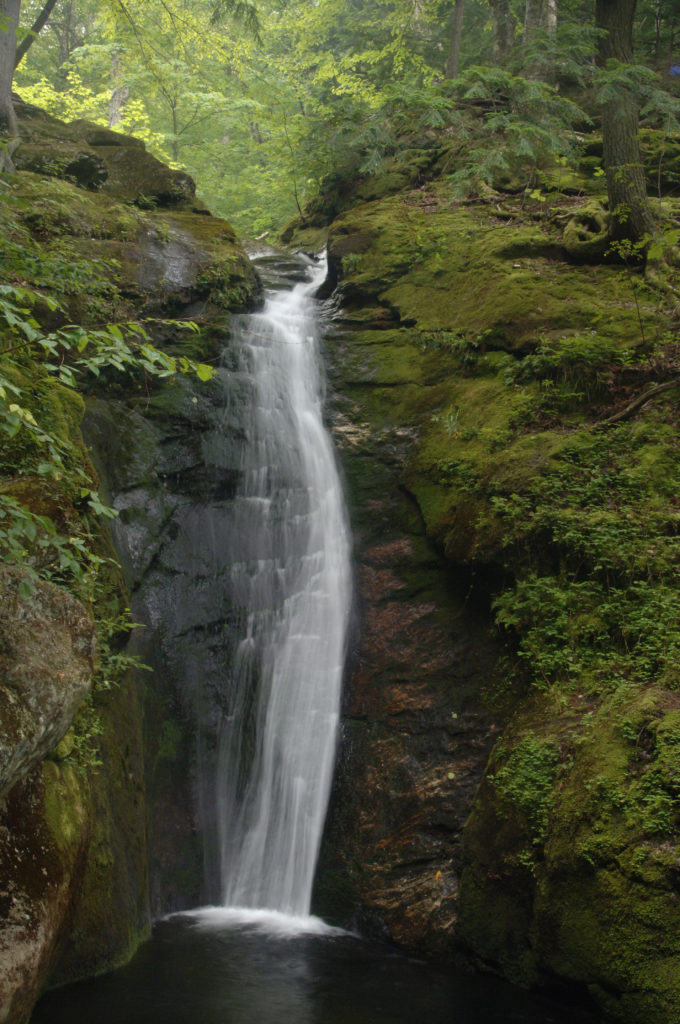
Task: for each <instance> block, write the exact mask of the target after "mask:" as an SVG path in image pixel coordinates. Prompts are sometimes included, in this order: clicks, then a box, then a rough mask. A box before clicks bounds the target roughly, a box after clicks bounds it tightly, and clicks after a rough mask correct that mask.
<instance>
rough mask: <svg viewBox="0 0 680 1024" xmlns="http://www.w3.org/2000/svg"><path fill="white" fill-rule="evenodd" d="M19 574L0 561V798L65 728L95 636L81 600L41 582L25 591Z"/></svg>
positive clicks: (88, 677) (85, 684)
mask: <svg viewBox="0 0 680 1024" xmlns="http://www.w3.org/2000/svg"><path fill="white" fill-rule="evenodd" d="M21 579H22V574H21V573H20V572H19V571H17V570H13V569H9V568H7V567H3V568H2V569H0V798H1V797H4V795H5V794H6V793H7V792H8V791H9V790H10V789H11V788H12V786H14V785H15V784H16V783H17V782H18V781H19V780H21V779H23V778H25V776H26V775H27V774H28V772H29V771H30V770H31V768H32V767H33V766H34V765H35V764H37V762H38V761H40V760H41V759H42V758H44V757H45V756H46V755H47V754H48V753H49V752H50V751H51V750H53V749H54V747H56V745H57V744H58V743H59V741H60V740H61V739H62V737H63V736H64V735H65V734H66V732H67V730H68V728H69V726H70V725H71V722H72V721H73V716H74V715H75V713H76V710H77V708H78V706H79V704H80V703H81V701H82V700H83V698H84V697H85V696H86V695H87V693H88V691H89V688H90V685H91V681H92V673H93V659H94V653H95V643H96V640H95V632H94V626H93V623H92V621H91V619H90V618H89V616H88V615H87V613H86V611H85V609H84V608H83V606H82V604H81V603H80V602H79V601H77V600H76V599H75V598H74V597H72V596H71V595H70V594H67V593H66V592H65V591H63V590H59V588H58V587H55V586H53V585H52V584H51V583H44V582H41V583H38V584H36V587H35V592H34V594H33V595H32V597H31V598H30V599H28V600H27V599H24V598H22V597H21V596H20V594H19V589H18V588H19V583H20V581H21Z"/></svg>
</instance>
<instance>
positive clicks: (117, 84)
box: [109, 50, 130, 128]
mask: <svg viewBox="0 0 680 1024" xmlns="http://www.w3.org/2000/svg"><path fill="white" fill-rule="evenodd" d="M111 80H112V82H113V88H112V90H111V96H110V97H109V128H115V127H116V126H117V125H119V124H120V122H121V121H122V120H123V110H124V109H125V104H126V103H127V101H128V100H129V98H130V89H129V88H128V86H127V85H124V84H123V82H122V81H121V67H120V50H116V52H115V53H114V55H113V57H112V58H111Z"/></svg>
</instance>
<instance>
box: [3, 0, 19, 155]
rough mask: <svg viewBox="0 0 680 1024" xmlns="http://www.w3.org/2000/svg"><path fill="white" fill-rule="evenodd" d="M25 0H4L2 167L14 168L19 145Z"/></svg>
mask: <svg viewBox="0 0 680 1024" xmlns="http://www.w3.org/2000/svg"><path fill="white" fill-rule="evenodd" d="M20 7H21V0H0V22H1V23H2V25H3V28H4V29H6V31H4V32H0V147H2V148H0V171H3V170H4V171H8V170H9V171H11V170H14V167H13V164H12V153H13V152H14V150H15V149H16V147H17V145H18V135H19V129H18V126H17V119H16V114H15V113H14V107H13V105H12V79H13V78H14V57H15V54H16V49H17V35H16V27H17V24H18V23H19V9H20Z"/></svg>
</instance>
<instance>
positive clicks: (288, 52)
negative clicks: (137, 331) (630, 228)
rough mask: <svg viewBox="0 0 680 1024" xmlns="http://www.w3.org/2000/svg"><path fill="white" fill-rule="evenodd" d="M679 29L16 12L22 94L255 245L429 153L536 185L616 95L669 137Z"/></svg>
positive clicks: (272, 2)
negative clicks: (97, 133) (166, 175)
mask: <svg viewBox="0 0 680 1024" xmlns="http://www.w3.org/2000/svg"><path fill="white" fill-rule="evenodd" d="M12 2H14V3H16V0H4V3H5V5H6V6H10V5H11V3H12ZM47 8H49V17H48V18H47V20H46V23H45V25H44V27H41V26H40V23H39V21H38V19H39V16H40V14H41V13H42V12H44V11H45V10H47ZM679 22H680V18H679V16H678V12H677V7H676V4H675V2H674V0H639V2H638V3H637V4H636V3H635V0H598V2H597V3H596V4H593V3H592V2H579V0H559V3H558V2H557V0H455V2H452V0H365V2H364V0H362V2H347V0H317V2H315V3H311V2H310V0H258V2H257V4H256V5H253V4H250V3H245V2H234V0H230V2H221V3H216V2H215V0H56V2H54V0H51V2H49V3H47V4H45V3H43V2H40V0H24V2H23V3H22V5H21V18H20V27H19V29H18V40H19V44H20V51H21V43H22V41H23V42H24V46H26V44H27V43H29V42H30V46H28V49H27V50H26V51H25V56H23V59H21V61H20V63H19V65H18V67H17V69H16V73H15V81H14V88H15V89H16V91H17V93H18V94H19V95H20V97H21V99H22V100H24V101H25V102H30V103H34V104H37V105H39V106H41V107H44V108H45V109H47V110H48V111H49V112H51V113H54V114H56V115H57V116H59V117H61V118H64V119H66V120H71V119H76V118H87V119H90V120H93V121H97V122H98V123H101V124H106V125H108V126H109V127H114V128H117V129H118V130H121V131H125V132H129V133H132V134H134V135H136V136H138V137H140V138H141V139H143V140H144V141H145V142H146V144H147V146H148V147H149V148H150V150H151V151H152V152H153V153H154V154H156V155H157V156H158V157H160V159H162V160H164V161H166V162H168V163H170V164H171V165H172V166H175V167H182V168H185V169H186V170H187V171H188V172H189V173H190V174H191V175H192V176H193V177H195V179H196V181H197V183H198V188H199V194H200V196H201V198H203V199H204V200H205V201H206V202H207V204H208V205H209V207H210V208H211V209H212V210H213V211H214V212H216V213H218V214H221V215H223V216H227V217H228V218H229V219H230V220H231V221H232V222H233V223H234V224H235V225H236V227H237V228H238V229H239V230H241V231H242V232H247V233H250V234H258V233H260V232H262V231H266V230H271V229H273V228H276V227H280V226H281V224H282V223H283V222H285V220H286V219H287V218H288V217H290V216H292V215H293V214H295V213H296V212H298V211H299V210H301V209H302V208H303V207H304V205H305V204H308V203H309V202H310V201H313V199H314V197H315V196H316V195H318V194H319V192H320V191H324V192H326V193H328V191H329V189H331V188H335V189H336V190H338V191H339V192H340V193H342V191H343V188H345V187H347V186H348V183H351V184H352V185H355V184H356V182H357V180H358V179H361V178H362V177H363V176H367V175H377V174H381V173H385V172H386V171H390V170H393V169H394V168H395V166H397V167H398V166H399V165H404V164H408V161H409V159H416V157H414V154H415V153H416V151H418V152H420V153H422V152H423V151H424V150H425V151H427V149H428V148H433V147H439V148H440V149H441V147H442V146H448V147H449V148H450V149H451V150H452V151H454V152H455V153H456V164H457V166H458V170H457V174H456V175H453V176H452V188H454V189H458V190H459V191H460V190H461V189H462V190H463V191H468V192H469V191H471V190H472V191H474V189H479V188H483V187H484V185H488V184H491V183H492V182H493V181H494V180H496V179H497V178H498V175H499V173H501V174H505V175H506V177H507V178H508V179H513V180H514V179H517V178H519V182H520V184H521V185H522V186H524V187H530V188H535V187H536V186H537V185H539V180H538V178H537V170H539V169H540V166H541V163H545V162H546V161H548V162H550V161H552V162H554V161H556V160H563V161H570V160H572V159H573V158H574V156H575V153H576V152H577V150H578V147H579V145H580V143H581V142H582V139H583V132H584V131H587V130H588V128H589V127H591V126H592V124H593V122H595V124H596V126H598V127H599V124H600V122H601V120H602V118H603V117H605V118H606V113H607V111H609V113H610V116H611V117H613V118H615V119H617V121H620V120H621V118H622V116H623V114H622V110H623V108H622V107H621V102H622V100H621V97H622V95H623V96H625V97H627V99H626V100H625V105H626V110H627V111H628V114H627V115H626V116H628V115H630V116H632V117H633V119H634V121H635V119H636V118H637V112H638V110H640V111H641V115H642V118H643V120H644V123H646V124H649V125H652V126H653V127H655V128H661V129H662V130H663V131H664V132H665V133H667V134H668V135H669V136H670V135H672V134H674V133H677V132H678V130H680V114H679V103H678V93H679V92H680V49H679V47H680V42H679V38H680V26H679ZM32 26H33V27H35V28H39V29H40V31H39V32H38V33H35V32H33V33H32V32H31V27H32ZM617 26H618V27H617ZM619 28H620V29H621V31H620V32H619ZM626 34H627V35H628V37H629V39H628V40H627V39H626V38H625V36H626ZM635 124H636V121H635ZM631 131H632V132H633V134H634V135H636V134H637V132H636V127H635V125H633V127H632V128H631ZM461 153H462V154H463V159H462V161H461ZM625 160H626V161H628V162H629V163H630V162H634V160H632V159H630V158H629V157H626V158H625ZM461 166H462V171H461ZM616 177H617V178H619V179H620V177H621V171H620V170H619V171H617V172H616ZM648 229H649V221H648V220H643V221H642V222H641V225H640V226H639V227H638V229H637V237H639V236H640V235H641V234H643V233H644V231H645V230H648ZM624 233H625V232H624Z"/></svg>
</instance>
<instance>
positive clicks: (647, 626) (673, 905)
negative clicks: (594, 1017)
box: [329, 183, 680, 1024]
mask: <svg viewBox="0 0 680 1024" xmlns="http://www.w3.org/2000/svg"><path fill="white" fill-rule="evenodd" d="M584 202H585V200H584V199H580V198H574V197H566V196H560V195H559V194H556V195H551V197H550V200H549V203H548V202H542V203H540V204H536V203H532V202H531V201H523V202H521V203H520V201H519V200H518V199H517V198H513V197H505V198H502V197H500V196H496V197H495V198H494V199H493V201H490V202H486V203H483V202H480V203H477V204H475V205H469V206H465V205H458V206H456V205H454V204H452V203H451V202H450V200H449V199H448V198H447V194H446V187H445V185H444V184H443V183H437V184H435V185H433V186H428V187H427V188H425V189H420V190H417V191H413V192H410V193H405V194H401V195H399V196H393V197H391V198H388V199H383V200H380V201H377V202H373V203H366V204H364V205H361V206H359V207H357V208H356V209H354V210H350V211H348V212H346V213H344V214H342V215H341V216H340V217H339V218H337V219H336V221H335V222H334V223H333V224H332V225H331V228H330V232H329V256H330V266H331V277H332V278H333V279H336V280H337V281H338V284H339V295H340V296H341V298H342V300H343V302H344V309H343V311H342V314H341V316H342V319H341V321H340V322H339V324H338V327H337V328H336V332H335V337H334V338H333V340H332V347H333V353H334V372H335V375H336V381H335V382H336V386H337V388H338V390H339V391H340V393H341V397H340V398H339V399H338V403H337V404H338V407H339V408H340V409H341V410H342V413H343V417H344V416H346V417H347V420H349V421H350V423H351V424H353V425H354V430H355V433H354V435H353V437H352V444H353V446H354V448H357V446H358V447H359V448H361V447H362V446H363V448H365V449H366V451H367V452H368V451H370V450H371V449H372V448H373V450H375V451H376V452H379V453H380V454H381V457H382V458H383V460H385V458H386V446H387V445H391V444H392V443H393V439H394V438H396V436H397V434H398V433H399V434H400V437H399V443H398V444H397V445H396V446H395V449H394V451H395V457H394V458H393V459H392V461H391V466H392V469H393V472H394V473H395V474H396V475H397V477H398V479H399V481H400V483H401V485H402V486H403V487H405V488H407V489H408V491H409V492H410V494H411V495H413V496H414V498H415V500H416V501H417V504H418V506H419V509H420V512H421V515H422V518H423V521H424V523H425V526H426V529H427V533H428V536H429V537H430V538H431V540H433V541H434V542H435V544H436V545H437V546H438V547H439V549H440V550H442V551H443V552H444V553H445V555H446V556H447V558H448V559H449V560H450V562H451V563H452V565H458V566H465V567H466V571H467V573H468V574H469V578H471V579H472V580H473V581H474V580H475V579H477V580H485V581H489V580H490V581H492V583H491V592H490V593H489V595H488V596H489V601H490V603H491V605H492V614H493V615H494V617H495V619H496V622H497V624H498V627H499V629H500V631H501V635H502V636H503V637H504V638H505V641H506V645H507V651H506V656H505V660H504V661H503V662H502V663H501V664H500V665H499V669H500V673H499V674H500V676H501V678H503V677H504V682H503V683H502V684H501V685H500V687H499V686H498V685H497V684H494V688H493V690H491V689H490V690H489V692H488V694H487V697H488V699H489V700H490V701H491V702H492V703H494V704H496V705H497V706H503V707H505V708H508V707H511V708H512V709H513V715H512V719H511V724H510V725H509V726H508V727H506V728H505V729H504V730H503V733H502V735H501V736H500V738H499V740H498V742H497V744H496V746H495V748H494V751H493V754H492V757H491V761H490V763H489V765H488V768H487V771H486V773H485V777H484V779H483V781H482V784H481V786H480V788H479V790H478V793H477V797H476V800H475V805H474V809H473V813H472V815H471V817H470V820H469V822H468V825H467V827H466V830H465V835H464V840H463V854H462V862H463V865H464V869H463V873H462V878H461V886H460V896H459V901H458V907H459V921H458V926H457V934H458V937H459V939H460V940H461V941H462V943H463V944H464V945H465V946H466V947H467V948H468V949H469V950H471V951H473V953H474V954H475V955H476V956H477V957H478V958H479V959H480V960H483V961H484V962H485V963H487V964H490V965H492V966H494V967H495V968H496V969H500V970H501V971H502V972H504V973H505V974H506V975H508V976H509V977H511V978H513V979H514V980H516V981H519V982H522V983H525V984H534V983H542V984H546V983H548V984H552V983H554V982H556V981H557V982H561V983H562V984H569V985H573V986H576V987H577V988H578V987H579V986H580V987H581V989H582V990H584V991H586V992H587V993H588V994H589V996H590V997H591V998H592V999H594V1001H595V1002H596V1003H597V1004H598V1005H599V1006H600V1007H601V1008H602V1009H603V1010H604V1011H605V1012H606V1013H607V1014H608V1015H609V1016H610V1017H611V1019H613V1020H617V1021H622V1022H625V1024H637V1022H638V1021H639V1022H642V1021H648V1022H650V1021H653V1022H655V1024H665V1022H667V1021H668V1020H670V1019H674V1018H675V1016H677V1015H678V1013H679V1012H680V989H679V987H678V983H677V977H679V976H680V940H679V939H678V935H679V934H680V932H679V929H678V909H677V907H678V897H679V895H680V893H679V892H678V889H679V881H678V879H679V878H680V875H679V873H678V857H679V856H680V853H679V851H678V830H679V828H680V791H679V790H678V785H677V782H676V775H675V770H674V769H673V768H671V764H673V763H674V758H675V756H676V753H677V727H678V722H677V715H678V711H677V707H678V699H677V692H676V690H677V685H678V672H677V663H678V653H679V651H680V646H679V645H680V629H679V627H678V622H680V606H679V602H678V598H677V593H678V570H679V568H680V566H679V565H678V557H679V556H678V545H677V538H678V530H679V528H680V518H679V513H678V508H677V495H676V493H675V492H676V489H677V488H676V482H677V479H678V474H679V472H680V462H679V458H680V450H679V448H678V442H677V426H678V422H677V410H676V392H674V391H672V390H670V391H668V392H665V393H664V394H659V396H658V397H657V398H656V399H655V400H653V401H651V402H650V403H649V404H647V405H645V406H644V407H643V408H642V409H640V410H638V411H637V412H636V413H635V415H630V416H629V417H627V418H624V419H623V420H622V421H621V422H617V423H615V424H612V425H605V424H604V421H605V420H607V419H608V417H610V416H611V415H612V413H614V412H617V411H619V410H621V409H623V408H624V407H625V406H626V404H627V403H629V402H630V401H631V399H633V398H634V397H635V396H636V395H637V394H639V393H641V392H644V391H645V390H646V389H651V387H652V386H653V385H654V384H657V383H661V382H664V381H670V380H672V379H673V378H674V375H675V374H676V360H677V345H676V342H675V341H674V336H673V333H672V326H673V318H672V311H671V310H670V309H669V308H667V292H666V293H665V292H661V291H657V290H656V289H655V288H654V286H653V285H652V284H651V283H650V280H649V279H648V278H647V277H645V275H644V274H643V273H642V272H641V271H639V270H636V271H631V270H629V269H626V268H625V267H616V266H614V265H596V266H590V267H588V268H587V269H584V268H583V267H580V266H577V265H574V264H573V263H572V262H570V257H569V252H568V250H569V238H568V234H569V232H568V230H566V232H565V228H568V225H569V224H570V223H571V222H572V220H573V217H574V215H578V210H579V207H580V206H582V205H583V204H584ZM668 210H670V207H668ZM678 213H679V211H678V209H677V207H675V208H673V211H672V216H673V217H675V218H677V216H678ZM600 424H602V425H600ZM340 429H341V430H345V431H346V432H347V434H348V435H349V433H350V432H351V429H352V427H350V426H346V427H341V428H340ZM477 589H479V584H477Z"/></svg>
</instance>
